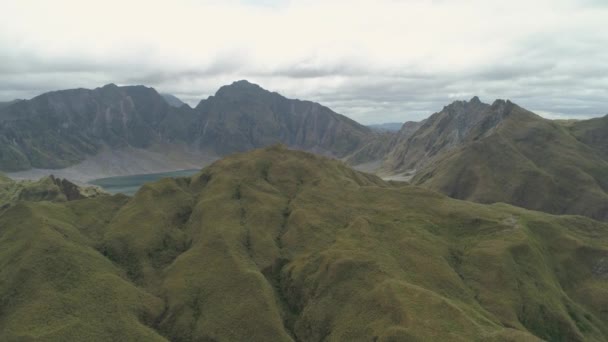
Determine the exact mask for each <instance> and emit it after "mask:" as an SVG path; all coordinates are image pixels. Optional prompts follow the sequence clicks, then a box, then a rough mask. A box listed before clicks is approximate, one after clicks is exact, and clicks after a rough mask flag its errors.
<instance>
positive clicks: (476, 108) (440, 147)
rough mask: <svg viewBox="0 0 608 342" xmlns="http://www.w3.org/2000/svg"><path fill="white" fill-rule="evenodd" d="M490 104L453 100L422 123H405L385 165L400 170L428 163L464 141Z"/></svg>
mask: <svg viewBox="0 0 608 342" xmlns="http://www.w3.org/2000/svg"><path fill="white" fill-rule="evenodd" d="M489 107H490V106H488V105H487V104H484V103H482V102H481V101H480V100H479V98H478V97H474V98H472V99H471V100H470V101H468V102H467V101H456V102H454V103H452V104H450V105H449V106H446V107H444V108H443V110H442V111H441V112H438V113H435V114H433V115H431V116H430V117H429V118H428V119H426V120H425V121H423V122H420V123H415V122H406V123H405V124H404V125H403V127H402V128H401V130H400V131H399V133H398V134H397V138H396V142H395V145H394V148H393V149H392V150H391V152H390V153H389V155H388V157H387V159H386V162H385V163H386V167H387V168H388V169H390V170H393V171H397V172H399V171H408V170H411V169H419V168H421V167H422V166H424V165H426V164H428V163H429V162H430V161H432V160H433V159H434V158H435V157H436V156H438V155H441V154H442V153H444V152H447V151H449V150H451V149H453V148H454V147H456V146H458V145H459V144H461V143H462V142H463V141H464V140H466V138H467V136H468V134H469V132H470V130H471V129H473V127H475V125H477V124H478V123H479V122H480V121H481V120H482V119H483V118H484V117H485V112H486V111H487V110H488V108H489Z"/></svg>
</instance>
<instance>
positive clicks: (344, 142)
mask: <svg viewBox="0 0 608 342" xmlns="http://www.w3.org/2000/svg"><path fill="white" fill-rule="evenodd" d="M607 137H608V116H606V117H603V118H596V119H591V120H582V121H559V120H548V119H545V118H542V117H540V116H538V115H536V114H534V113H532V112H530V111H528V110H526V109H524V108H521V107H520V106H518V105H516V104H514V103H512V102H511V101H508V100H507V101H504V100H496V101H495V102H494V103H492V104H486V103H483V102H482V101H481V100H480V99H479V98H478V97H473V98H472V99H471V100H469V101H456V102H454V103H452V104H450V105H448V106H445V107H444V108H443V109H442V110H441V111H439V112H437V113H435V114H432V115H431V116H430V117H429V118H427V119H426V120H423V121H421V122H406V123H404V124H403V125H402V126H401V128H400V130H399V131H397V132H390V131H381V132H379V131H377V130H375V129H371V128H369V127H366V126H363V125H361V124H358V123H357V122H355V121H353V120H351V119H349V118H347V117H345V116H343V115H340V114H337V113H335V112H333V111H332V110H331V109H329V108H327V107H325V106H323V105H320V104H318V103H314V102H310V101H301V100H293V99H288V98H285V97H284V96H282V95H280V94H278V93H274V92H270V91H267V90H265V89H263V88H261V87H260V86H258V85H256V84H252V83H249V82H247V81H237V82H234V83H232V84H230V85H227V86H223V87H221V88H220V89H219V90H218V91H217V92H216V94H215V95H214V96H210V97H209V98H207V99H205V100H202V101H200V103H199V104H198V105H197V106H196V107H195V108H191V107H190V106H188V105H184V104H183V102H181V101H178V99H176V98H175V97H173V96H169V95H167V94H163V95H161V94H159V93H158V92H156V90H154V89H152V88H147V87H144V86H126V87H118V86H116V85H113V84H110V85H106V86H104V87H101V88H97V89H93V90H87V89H75V90H65V91H56V92H50V93H46V94H43V95H40V96H38V97H35V98H33V99H31V100H23V101H17V102H14V103H12V104H10V105H8V106H5V107H3V108H0V169H1V170H4V171H10V172H14V171H21V172H18V173H16V174H15V173H11V176H15V175H16V176H17V177H20V176H22V175H25V177H26V178H32V175H34V176H35V177H38V176H40V175H41V174H48V173H55V174H59V175H60V176H62V177H68V178H73V179H75V180H81V181H86V180H90V179H91V178H101V177H106V176H114V175H125V174H133V173H149V172H161V171H170V170H171V168H173V170H175V169H192V168H200V167H202V166H205V165H208V164H209V163H211V162H212V161H213V160H216V159H218V158H220V157H222V156H225V155H229V154H231V153H235V152H242V151H248V150H252V149H255V148H260V147H264V146H269V145H272V144H275V143H283V144H285V145H287V146H288V147H290V148H294V149H300V150H306V151H310V152H314V153H317V154H321V155H326V156H330V157H333V158H337V159H342V160H344V161H346V162H347V163H348V164H350V165H351V166H354V167H356V168H357V169H359V170H362V171H366V172H371V173H376V174H378V175H380V176H382V177H384V178H386V179H396V180H406V181H409V182H411V183H412V184H416V185H420V186H423V187H427V188H430V189H432V190H436V191H439V192H442V193H444V194H446V195H448V196H450V197H453V198H458V199H466V200H471V201H475V202H480V203H496V202H505V203H510V204H513V205H517V206H521V207H524V208H528V209H532V210H540V211H545V212H548V213H553V214H578V215H585V216H588V217H591V218H594V219H598V220H608V171H607V170H608V140H607V139H608V138H607ZM32 168H33V169H32ZM28 169H32V170H30V171H25V172H24V170H28ZM37 169H53V170H51V171H49V170H41V171H40V170H37Z"/></svg>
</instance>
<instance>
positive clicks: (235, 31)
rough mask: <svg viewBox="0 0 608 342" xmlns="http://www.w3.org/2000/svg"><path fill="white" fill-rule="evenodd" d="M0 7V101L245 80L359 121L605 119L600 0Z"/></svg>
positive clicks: (607, 51)
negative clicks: (509, 116) (447, 115)
mask: <svg viewBox="0 0 608 342" xmlns="http://www.w3.org/2000/svg"><path fill="white" fill-rule="evenodd" d="M0 1H1V5H2V6H1V7H2V14H1V16H2V17H1V20H0V78H1V79H2V82H0V99H9V98H12V97H30V96H33V95H36V94H38V93H40V92H44V91H48V90H54V89H61V88H72V87H96V86H99V85H101V84H103V83H108V82H114V83H117V84H133V83H144V84H146V85H150V86H154V87H156V88H158V89H159V90H162V91H164V92H171V93H175V94H176V95H178V96H181V97H183V98H184V100H186V101H188V102H190V103H196V102H198V100H199V99H201V98H203V97H205V96H207V95H210V94H212V93H214V92H215V90H216V89H217V88H218V87H219V86H221V85H223V84H226V83H230V82H232V81H234V80H236V79H243V78H246V79H249V80H251V81H254V82H257V83H259V84H260V85H262V86H264V87H265V88H267V89H271V90H276V91H279V92H281V93H283V94H284V95H287V96H290V97H299V98H307V99H313V100H319V101H322V102H323V103H324V104H327V105H330V106H332V107H333V108H334V109H336V110H338V111H340V112H342V113H343V114H346V115H349V116H351V117H353V118H354V119H356V120H359V121H362V122H365V123H368V122H381V121H405V120H409V119H419V118H422V117H425V116H427V115H428V114H430V113H431V112H433V111H437V110H440V109H441V107H442V106H443V105H444V104H447V103H448V102H449V101H452V100H454V99H457V98H464V99H466V98H470V97H472V96H473V95H479V96H481V97H482V99H485V100H486V101H488V102H491V101H492V100H493V99H494V98H511V99H512V100H514V101H515V102H518V103H520V104H522V105H524V106H528V107H529V108H537V109H539V110H541V111H544V112H554V113H562V115H570V116H577V115H584V116H590V115H599V114H605V113H606V112H608V103H607V101H606V98H608V97H607V95H608V91H607V89H608V67H607V66H606V64H605V61H606V60H608V30H606V29H605V22H608V7H607V6H602V3H600V2H599V1H574V0H537V1H529V0H525V1H524V0H514V1H509V2H501V3H499V2H488V1H480V0H453V1H438V0H435V1H432V0H375V1H371V0H363V1H353V0H351V1H344V0H334V1H329V0H324V1H323V0H301V1H298V0H294V1H284V2H282V1H268V0H264V1H262V0H257V1H256V0H247V1H195V0H182V1H150V0H148V1H142V0H136V1H124V0H122V1H119V0H109V1H103V2H89V1H75V0H58V1H32V0H29V1H28V0H20V1H7V0H0Z"/></svg>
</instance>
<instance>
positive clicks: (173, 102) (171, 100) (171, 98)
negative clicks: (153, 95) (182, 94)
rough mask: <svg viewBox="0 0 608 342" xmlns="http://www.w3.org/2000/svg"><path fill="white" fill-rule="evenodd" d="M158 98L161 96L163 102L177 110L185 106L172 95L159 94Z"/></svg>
mask: <svg viewBox="0 0 608 342" xmlns="http://www.w3.org/2000/svg"><path fill="white" fill-rule="evenodd" d="M160 96H162V97H163V99H165V101H166V102H167V104H168V105H169V106H171V107H175V108H179V107H181V106H183V105H185V103H184V102H183V101H182V100H180V99H179V98H178V97H177V96H175V95H173V94H167V93H162V94H160Z"/></svg>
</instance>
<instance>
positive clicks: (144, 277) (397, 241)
mask: <svg viewBox="0 0 608 342" xmlns="http://www.w3.org/2000/svg"><path fill="white" fill-rule="evenodd" d="M0 227H2V229H0V246H3V247H4V248H3V249H2V252H0V265H2V267H1V268H0V275H1V277H0V279H3V281H1V282H0V299H1V300H2V310H1V311H0V339H2V340H8V341H10V340H24V339H43V340H49V341H63V340H75V339H76V340H78V339H85V340H87V341H108V340H146V341H206V340H209V341H213V340H215V341H222V340H247V341H320V340H339V341H342V340H348V341H370V340H376V341H395V340H450V341H471V340H481V341H484V340H486V341H495V340H504V341H536V340H539V338H542V339H545V340H567V341H606V340H608V339H607V337H608V329H607V328H606V327H608V316H607V313H606V311H605V308H606V306H607V305H608V290H606V289H607V288H608V273H607V271H606V270H607V269H608V268H607V263H606V260H607V259H608V226H607V225H606V224H605V223H599V222H596V221H593V220H591V219H588V218H583V217H572V216H568V217H557V216H552V215H548V214H543V213H539V212H532V211H527V210H524V209H519V208H515V207H511V206H508V205H504V204H501V205H481V204H474V203H470V202H464V201H459V200H454V199H450V198H448V197H446V196H443V195H440V194H438V193H435V192H432V191H429V190H426V189H423V188H419V187H415V186H404V185H392V184H389V183H386V182H383V181H382V180H380V179H379V178H377V177H375V176H372V175H367V174H363V173H359V172H356V171H353V170H351V169H349V168H348V167H347V166H346V165H344V164H342V163H340V162H337V161H332V160H329V159H326V158H323V157H319V156H315V155H311V154H308V153H304V152H297V151H289V150H286V149H285V148H282V147H271V148H267V149H264V150H256V151H253V152H248V153H244V154H237V155H234V156H231V157H229V158H226V159H223V160H221V161H218V162H216V163H215V164H213V165H212V166H210V167H208V168H206V169H204V170H203V171H202V172H201V173H199V174H197V175H195V176H193V177H192V178H188V179H165V180H162V181H159V182H156V183H152V184H148V185H146V186H145V187H143V188H142V189H141V190H140V191H139V192H138V193H137V194H136V195H135V197H133V198H132V199H128V198H126V197H124V196H114V197H103V198H99V199H90V200H81V201H72V202H67V203H63V204H52V203H48V202H41V203H20V204H19V205H17V206H14V207H12V208H10V209H8V210H7V211H5V212H3V213H1V214H0Z"/></svg>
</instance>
